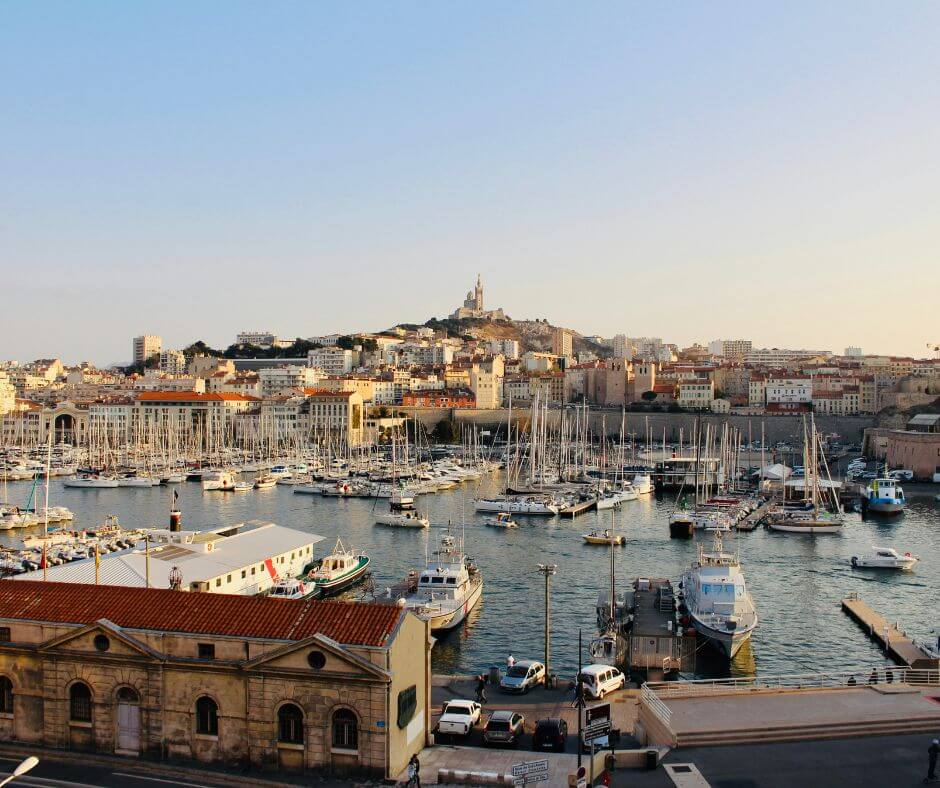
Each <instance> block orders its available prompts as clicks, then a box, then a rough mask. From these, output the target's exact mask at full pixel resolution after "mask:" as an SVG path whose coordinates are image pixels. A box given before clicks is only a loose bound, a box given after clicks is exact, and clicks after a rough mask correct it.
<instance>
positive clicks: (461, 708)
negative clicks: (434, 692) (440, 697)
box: [437, 700, 482, 736]
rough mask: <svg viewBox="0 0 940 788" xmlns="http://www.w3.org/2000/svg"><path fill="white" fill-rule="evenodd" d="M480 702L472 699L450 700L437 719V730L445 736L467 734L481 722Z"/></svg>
mask: <svg viewBox="0 0 940 788" xmlns="http://www.w3.org/2000/svg"><path fill="white" fill-rule="evenodd" d="M481 711H482V710H481V708H480V704H479V703H476V702H474V701H472V700H450V701H448V702H447V703H445V704H444V713H443V714H441V718H440V719H439V720H438V721H437V732H438V734H443V735H445V736H466V735H467V734H468V733H470V731H472V730H473V726H474V725H478V724H479V722H480V713H481Z"/></svg>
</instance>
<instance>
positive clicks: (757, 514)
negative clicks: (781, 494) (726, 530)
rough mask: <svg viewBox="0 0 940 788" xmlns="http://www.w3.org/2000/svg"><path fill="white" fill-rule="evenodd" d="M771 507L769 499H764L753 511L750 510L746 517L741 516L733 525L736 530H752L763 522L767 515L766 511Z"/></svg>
mask: <svg viewBox="0 0 940 788" xmlns="http://www.w3.org/2000/svg"><path fill="white" fill-rule="evenodd" d="M770 507H771V502H770V501H765V502H764V503H762V504H761V505H760V506H758V507H757V508H756V509H755V510H754V511H753V512H751V513H750V514H749V515H747V516H746V517H744V518H742V519H741V520H740V521H739V522H738V523H737V524H736V525H735V526H734V527H735V530H738V531H754V530H756V529H757V527H758V526H759V525H760V524H761V523H762V522H763V520H764V517H765V516H766V515H767V511H768V510H769V509H770Z"/></svg>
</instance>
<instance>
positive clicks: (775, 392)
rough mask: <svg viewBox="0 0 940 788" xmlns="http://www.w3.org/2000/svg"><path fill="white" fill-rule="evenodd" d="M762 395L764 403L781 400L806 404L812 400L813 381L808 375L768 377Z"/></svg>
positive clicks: (779, 401)
mask: <svg viewBox="0 0 940 788" xmlns="http://www.w3.org/2000/svg"><path fill="white" fill-rule="evenodd" d="M764 397H765V400H766V401H765V403H764V404H766V405H769V404H771V403H783V402H786V403H798V404H807V403H810V402H812V401H813V381H812V379H811V378H810V377H808V376H807V377H803V376H794V377H790V378H769V379H768V380H767V385H766V387H765V389H764Z"/></svg>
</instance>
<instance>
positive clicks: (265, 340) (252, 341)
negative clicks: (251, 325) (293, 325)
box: [235, 331, 278, 348]
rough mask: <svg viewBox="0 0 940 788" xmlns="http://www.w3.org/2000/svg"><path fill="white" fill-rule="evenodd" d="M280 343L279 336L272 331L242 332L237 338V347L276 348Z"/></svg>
mask: <svg viewBox="0 0 940 788" xmlns="http://www.w3.org/2000/svg"><path fill="white" fill-rule="evenodd" d="M277 343H278V336H277V334H274V333H272V332H270V331H242V332H240V333H239V334H238V336H236V337H235V344H237V345H256V346H257V347H265V348H267V347H274V346H275V345H277Z"/></svg>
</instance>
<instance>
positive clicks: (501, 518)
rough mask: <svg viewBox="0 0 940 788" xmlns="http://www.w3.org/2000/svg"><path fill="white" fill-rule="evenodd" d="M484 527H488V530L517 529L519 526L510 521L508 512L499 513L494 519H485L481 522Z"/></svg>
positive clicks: (510, 517)
mask: <svg viewBox="0 0 940 788" xmlns="http://www.w3.org/2000/svg"><path fill="white" fill-rule="evenodd" d="M483 524H484V525H488V526H489V527H490V528H518V527H519V524H518V523H517V522H516V521H515V520H513V519H512V515H511V514H509V512H500V513H499V514H497V515H496V517H487V518H486V519H485V520H484V521H483Z"/></svg>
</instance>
